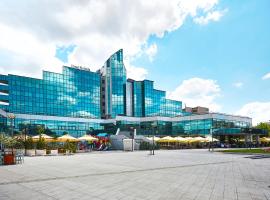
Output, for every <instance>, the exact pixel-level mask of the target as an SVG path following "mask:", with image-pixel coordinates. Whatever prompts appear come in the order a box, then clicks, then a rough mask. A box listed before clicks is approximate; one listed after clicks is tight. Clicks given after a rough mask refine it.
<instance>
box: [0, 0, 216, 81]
mask: <svg viewBox="0 0 270 200" xmlns="http://www.w3.org/2000/svg"><path fill="white" fill-rule="evenodd" d="M217 4H218V0H171V1H164V0H153V1H150V0H149V1H144V0H137V1H133V0H113V1H112V0H104V1H95V0H93V1H73V0H66V1H50V2H48V1H46V0H40V1H38V3H36V1H34V0H27V1H26V0H21V1H17V2H14V1H9V0H3V1H1V2H0V18H1V22H0V38H1V43H0V66H2V67H0V73H16V74H24V75H29V76H38V75H39V76H40V74H41V73H40V71H41V69H46V70H51V71H56V72H59V71H61V65H62V64H63V63H62V62H60V61H59V60H58V59H56V58H55V50H56V47H57V46H69V45H76V48H75V50H74V52H73V53H71V54H70V55H69V56H68V58H69V60H68V63H69V64H75V65H83V66H86V67H90V68H91V69H93V70H96V69H98V68H100V67H101V66H102V65H103V63H104V62H105V60H106V59H107V58H108V57H109V55H111V54H112V53H114V52H115V51H117V50H118V49H120V48H123V49H124V54H125V58H128V60H129V61H132V58H134V57H136V56H137V55H142V54H146V55H148V56H149V58H150V59H152V58H153V56H154V55H155V53H156V51H157V46H156V45H155V44H153V45H150V48H146V49H145V48H144V47H145V46H146V47H147V46H149V44H148V38H149V37H150V36H151V35H156V36H158V37H163V35H164V33H165V32H171V31H174V30H176V29H178V28H179V27H181V25H182V24H183V22H184V20H185V19H186V17H187V16H192V17H197V13H204V14H205V15H207V13H208V12H215V11H214V10H213V9H214V7H215V6H216V5H217ZM130 65H131V64H130ZM128 70H129V69H128ZM130 70H131V72H130V73H129V74H132V75H133V76H134V77H142V76H145V74H146V70H143V69H142V68H139V69H136V66H133V67H131V68H130Z"/></svg>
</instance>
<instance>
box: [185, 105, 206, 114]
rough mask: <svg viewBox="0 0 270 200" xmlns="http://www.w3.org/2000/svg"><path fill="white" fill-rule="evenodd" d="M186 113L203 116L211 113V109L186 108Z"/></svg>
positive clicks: (199, 107)
mask: <svg viewBox="0 0 270 200" xmlns="http://www.w3.org/2000/svg"><path fill="white" fill-rule="evenodd" d="M184 111H185V112H186V113H191V114H198V115H202V114H208V113H209V108H206V107H201V106H197V107H194V108H191V107H185V108H184Z"/></svg>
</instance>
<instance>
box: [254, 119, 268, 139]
mask: <svg viewBox="0 0 270 200" xmlns="http://www.w3.org/2000/svg"><path fill="white" fill-rule="evenodd" d="M256 128H260V129H263V130H266V131H267V133H268V135H269V136H270V124H269V123H264V122H261V123H259V124H258V125H257V126H256Z"/></svg>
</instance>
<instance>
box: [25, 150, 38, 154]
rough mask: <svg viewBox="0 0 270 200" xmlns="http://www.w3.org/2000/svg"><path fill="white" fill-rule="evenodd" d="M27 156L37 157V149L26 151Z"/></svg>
mask: <svg viewBox="0 0 270 200" xmlns="http://www.w3.org/2000/svg"><path fill="white" fill-rule="evenodd" d="M25 155H26V156H35V155H36V150H35V149H26V151H25Z"/></svg>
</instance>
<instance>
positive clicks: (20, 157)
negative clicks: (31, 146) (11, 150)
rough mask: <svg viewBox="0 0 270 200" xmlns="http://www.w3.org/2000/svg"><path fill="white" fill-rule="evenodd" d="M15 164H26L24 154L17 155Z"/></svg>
mask: <svg viewBox="0 0 270 200" xmlns="http://www.w3.org/2000/svg"><path fill="white" fill-rule="evenodd" d="M15 163H16V164H22V163H24V155H23V154H20V153H18V154H16V155H15Z"/></svg>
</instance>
